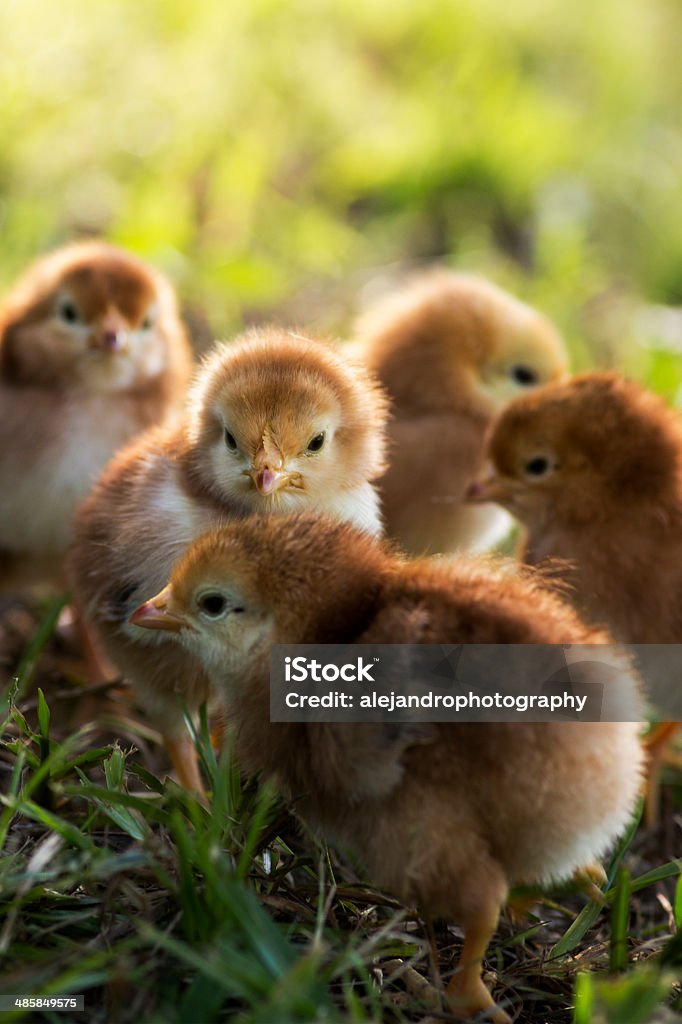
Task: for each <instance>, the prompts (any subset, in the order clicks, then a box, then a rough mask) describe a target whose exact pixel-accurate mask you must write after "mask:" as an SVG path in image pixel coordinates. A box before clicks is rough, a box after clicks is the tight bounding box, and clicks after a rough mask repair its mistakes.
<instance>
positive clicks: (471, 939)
mask: <svg viewBox="0 0 682 1024" xmlns="http://www.w3.org/2000/svg"><path fill="white" fill-rule="evenodd" d="M498 917H499V909H496V910H495V911H494V912H492V913H490V912H489V913H487V914H484V913H482V914H481V916H480V917H478V918H477V919H476V920H474V921H472V923H471V924H470V926H469V927H468V928H467V930H466V934H465V938H464V946H463V947H462V954H461V956H460V958H459V964H458V965H457V971H456V973H455V976H454V978H453V979H452V981H451V982H450V984H449V985H448V987H447V997H448V1002H449V1004H450V1010H451V1011H452V1013H453V1014H454V1016H455V1017H457V1018H459V1019H460V1020H467V1019H468V1018H469V1017H473V1016H474V1015H475V1014H478V1013H483V1012H485V1013H487V1015H488V1018H489V1019H490V1020H491V1021H494V1024H511V1017H510V1016H509V1015H508V1014H507V1013H505V1012H504V1010H501V1009H500V1008H499V1007H498V1006H496V1005H495V1000H494V999H493V997H492V996H491V994H490V992H489V991H488V989H487V988H486V986H485V984H484V982H483V979H482V977H481V965H482V962H483V957H484V956H485V951H486V949H487V948H488V945H489V944H490V940H491V939H492V937H493V935H494V933H495V929H496V928H497V919H498Z"/></svg>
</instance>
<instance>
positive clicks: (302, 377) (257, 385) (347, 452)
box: [189, 328, 386, 512]
mask: <svg viewBox="0 0 682 1024" xmlns="http://www.w3.org/2000/svg"><path fill="white" fill-rule="evenodd" d="M385 420H386V400H385V398H384V395H383V393H382V392H381V390H380V388H379V386H378V385H377V384H376V383H375V382H374V381H373V380H372V379H371V377H370V375H369V374H368V373H367V371H366V370H361V369H359V368H355V367H353V366H352V365H351V364H350V363H348V362H347V361H346V360H344V359H343V358H342V357H341V356H339V355H337V354H336V353H335V352H334V351H333V350H332V349H331V348H328V347H326V346H324V345H322V344H320V343H318V342H313V341H309V340H307V339H305V338H301V337H298V336H296V335H293V334H290V333H288V332H287V331H284V330H280V329H277V328H268V329H260V330H252V331H249V332H248V333H247V334H246V335H245V336H243V337H242V338H241V339H239V340H238V341H237V342H236V343H235V344H233V345H229V346H228V345H222V346H219V347H218V348H217V349H216V350H215V351H214V353H213V354H212V355H211V356H209V358H208V360H207V361H206V363H205V364H204V366H203V368H202V370H201V371H200V373H199V376H198V380H197V383H196V386H195V388H194V392H193V396H192V399H191V402H190V425H189V441H190V446H191V447H192V449H193V452H194V460H195V467H196V472H197V474H198V476H199V477H200V479H201V480H202V482H203V483H204V485H205V486H208V488H209V489H210V490H211V491H212V492H213V493H214V494H215V495H216V496H217V497H219V498H225V497H227V498H228V499H232V500H233V501H237V502H238V503H240V504H242V505H243V506H245V507H246V508H247V509H248V510H253V511H260V512H263V511H295V510H297V509H302V508H305V507H306V506H307V505H309V504H316V503H319V502H320V501H325V500H326V501H327V502H328V501H329V499H330V498H333V497H335V496H336V497H338V496H340V495H342V494H343V492H344V491H348V490H350V489H352V488H353V487H356V486H358V485H359V484H362V483H363V482H365V481H369V480H373V479H375V478H376V477H377V476H378V475H379V474H380V473H381V471H382V469H383V466H384V427H385Z"/></svg>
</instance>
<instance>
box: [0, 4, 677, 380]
mask: <svg viewBox="0 0 682 1024" xmlns="http://www.w3.org/2000/svg"><path fill="white" fill-rule="evenodd" d="M0 38H1V39H2V53H1V56H0V97H1V102H0V138H1V139H2V144H1V145H0V231H1V234H0V238H1V245H0V285H2V286H3V287H6V286H7V285H8V284H9V283H10V281H11V280H12V278H13V277H14V276H15V275H16V274H17V273H18V272H19V271H20V270H21V268H22V267H23V266H24V265H25V264H26V263H27V262H28V261H29V260H31V259H32V258H33V257H34V256H35V255H36V254H37V253H39V252H42V251H43V250H45V249H47V248H50V247H52V246H54V245H56V244H58V243H60V242H62V241H64V240H66V239H68V238H72V237H77V236H80V235H83V234H91V233H96V234H103V235H105V236H107V237H109V238H111V239H112V240H114V241H117V242H119V243H121V244H123V245H125V246H129V247H130V248H131V249H133V250H135V251H136V252H138V253H139V254H141V255H142V256H144V257H147V258H148V259H150V260H152V261H153V262H155V263H157V264H158V265H160V266H161V267H163V268H165V269H166V270H167V271H168V272H169V273H170V274H171V275H172V277H173V279H174V280H175V281H176V283H177V286H178V288H179V290H180V293H181V295H182V298H183V302H184V304H185V307H186V309H187V311H188V314H189V316H190V320H191V323H192V325H193V327H194V329H195V331H196V333H197V336H198V338H199V341H200V343H201V342H205V341H206V340H207V339H208V338H210V336H211V335H215V336H220V337H226V336H229V335H230V334H231V333H232V332H234V331H235V330H236V329H238V328H239V327H240V326H241V325H242V324H244V323H249V322H254V321H260V320H264V319H268V318H277V319H280V320H286V321H289V322H292V323H295V324H296V325H298V326H300V327H312V328H315V329H317V330H318V331H321V332H327V333H331V334H337V335H342V334H345V333H347V332H348V331H349V330H350V325H351V324H352V317H353V315H354V313H355V312H356V311H357V310H358V309H360V308H362V307H363V306H364V305H366V304H367V303H368V302H371V300H372V298H373V297H374V295H375V294H376V293H377V292H378V291H381V290H384V289H385V288H387V287H390V286H392V284H394V283H395V282H396V281H399V280H400V276H401V274H402V273H404V271H405V270H410V269H415V268H419V267H421V266H423V265H424V264H428V263H430V262H433V261H443V262H446V263H448V264H450V265H453V266H457V267H462V268H466V269H469V270H475V271H479V272H481V273H484V274H488V275H490V276H492V277H493V278H494V279H495V280H497V281H498V282H499V283H501V284H502V285H505V286H507V287H509V288H511V289H512V290H513V291H515V292H517V293H518V294H520V295H522V296H524V297H525V298H527V299H529V300H530V301H531V302H534V303H536V304H537V305H539V306H540V307H541V308H542V309H543V310H544V311H546V312H547V313H548V314H549V315H550V316H552V317H553V318H554V319H555V320H556V321H557V323H558V325H559V326H560V328H561V329H562V330H563V331H564V333H565V334H566V336H567V338H568V340H569V343H570V344H571V347H572V349H573V352H574V355H575V360H576V363H577V365H578V366H586V365H590V364H594V363H596V364H598V365H617V366H619V367H621V368H623V369H625V370H626V371H627V372H630V373H632V374H633V375H635V376H637V377H639V378H640V379H642V380H644V381H646V382H647V383H649V384H651V385H652V386H654V387H656V388H657V389H658V390H661V391H663V392H664V393H665V394H666V395H668V397H670V398H671V399H672V400H679V399H680V397H681V396H680V388H681V386H682V360H681V359H680V354H681V353H682V313H680V312H679V311H678V310H677V308H676V307H677V305H678V304H682V190H681V188H680V170H681V168H682V121H681V112H682V102H681V100H682V61H680V59H679V40H680V39H681V38H682V7H681V6H680V4H679V3H678V2H677V0H575V2H573V3H570V4H569V3H566V2H565V0H513V2H507V3H504V2H500V0H419V2H418V3H417V2H415V0H336V2H333V0H287V2H286V3H282V2H277V0H243V2H241V3H234V2H226V0H192V2H191V3H188V2H186V0H144V3H140V2H139V0H92V2H90V3H88V4H85V3H83V2H82V0H59V2H58V3H55V2H54V0H3V3H2V5H1V6H0Z"/></svg>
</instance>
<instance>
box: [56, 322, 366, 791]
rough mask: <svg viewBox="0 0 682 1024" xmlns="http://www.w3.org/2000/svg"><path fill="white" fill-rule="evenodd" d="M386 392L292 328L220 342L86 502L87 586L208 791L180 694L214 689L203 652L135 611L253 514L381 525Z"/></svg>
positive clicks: (76, 549) (100, 626) (79, 571)
mask: <svg viewBox="0 0 682 1024" xmlns="http://www.w3.org/2000/svg"><path fill="white" fill-rule="evenodd" d="M385 418H386V401H385V398H384V396H383V393H382V392H381V390H380V389H379V388H378V386H377V385H376V383H375V382H374V381H373V380H372V379H371V377H370V376H369V374H368V373H367V371H366V370H364V369H362V368H359V367H354V366H353V365H352V364H351V363H349V362H348V361H347V360H346V359H344V358H343V357H342V356H340V355H339V354H337V353H336V352H335V351H334V350H333V349H332V348H331V347H330V346H327V345H324V344H322V343H320V342H315V341H310V340H306V339H305V338H301V337H298V336H296V335H292V334H290V333H289V332H287V331H285V330H282V329H279V328H274V327H273V328H263V329H259V330H253V331H251V332H248V333H247V335H246V336H244V337H242V338H241V339H239V340H238V341H237V342H235V343H234V344H233V345H218V346H216V348H215V350H214V352H213V353H212V354H211V355H210V356H209V357H208V359H207V360H206V361H205V363H204V365H203V366H202V367H201V369H200V371H199V373H198V375H197V380H196V385H195V387H194V390H193V392H192V394H191V398H190V402H189V408H188V413H187V416H186V417H185V419H184V421H183V422H182V423H181V425H180V426H179V427H178V428H177V429H167V430H154V431H151V432H150V433H148V434H147V435H145V436H144V437H142V438H140V439H139V440H138V441H136V442H135V443H133V444H132V445H131V446H129V447H128V448H127V449H125V450H124V451H123V452H121V453H119V455H118V456H117V457H116V458H115V459H114V460H113V461H112V463H111V464H110V465H109V466H108V468H107V469H106V471H105V472H104V474H103V475H102V477H101V479H100V480H99V482H98V483H97V485H96V487H95V488H94V490H93V492H92V493H91V494H90V496H89V497H88V498H87V499H86V501H85V502H84V503H83V504H82V506H81V507H80V509H79V511H78V514H77V517H76V526H75V543H74V546H73V557H72V562H73V577H74V584H75V588H76V592H77V594H78V596H79V598H80V600H81V601H82V603H83V606H84V607H85V609H86V612H87V614H88V615H89V617H90V619H91V621H92V622H93V624H94V626H95V629H96V632H97V634H98V635H99V637H100V639H101V641H102V643H103V645H104V648H105V652H106V654H107V655H108V657H109V658H110V659H111V661H112V662H113V663H114V664H115V665H116V666H117V667H118V668H119V669H120V670H121V671H122V672H123V674H124V675H125V676H126V677H127V678H128V679H129V680H130V682H131V683H132V684H133V687H134V689H135V692H136V694H137V696H138V698H139V700H140V702H141V703H142V705H143V706H144V708H145V709H146V711H147V712H148V714H149V717H150V719H151V720H152V721H153V722H154V723H155V724H156V725H157V727H158V728H159V730H160V731H161V733H162V735H163V737H164V740H165V743H166V746H167V748H168V751H169V753H170V755H171V758H172V760H173V763H174V766H175V768H176V771H177V773H178V776H179V778H180V780H181V781H182V782H183V783H184V784H185V785H187V786H189V787H192V788H194V789H197V790H201V780H200V777H199V773H198V768H197V762H196V754H195V751H194V748H193V746H192V744H191V742H190V741H189V737H188V736H187V734H186V732H185V730H184V724H183V717H182V713H181V710H180V700H182V701H184V703H185V704H186V706H187V708H188V710H189V711H190V712H192V713H194V712H196V710H197V708H198V707H199V705H200V704H201V703H202V702H203V701H204V700H206V699H207V698H208V697H209V694H210V689H209V686H208V682H207V679H206V676H205V674H204V672H203V670H202V668H201V666H200V664H199V663H198V661H197V660H196V659H195V658H192V657H191V655H190V654H188V653H187V652H184V651H182V650H180V649H178V648H177V647H176V645H175V644H172V643H169V642H168V641H167V639H166V638H165V637H163V636H160V635H159V634H157V635H156V636H150V634H148V633H145V632H144V631H143V630H140V629H137V628H136V627H134V626H129V625H128V623H127V620H128V616H129V615H130V613H131V612H132V610H133V609H134V608H135V607H136V606H137V605H138V604H140V602H141V601H143V600H145V599H147V598H149V597H152V596H153V595H154V594H155V593H156V592H157V591H158V590H159V588H160V587H161V586H162V585H163V584H164V583H165V582H166V580H167V579H168V576H169V573H170V570H171V567H172V565H173V563H174V562H175V561H176V559H177V558H178V557H179V555H180V554H181V553H182V552H183V551H184V549H185V547H186V546H187V544H188V543H189V542H190V541H192V540H193V539H195V538H196V537H198V536H199V535H200V534H201V533H203V532H204V531H206V530H208V529H209V528H211V527H215V526H217V525H219V524H220V523H222V522H225V521H228V520H230V519H232V518H242V517H244V516H245V515H246V514H248V513H249V512H256V513H259V514H262V515H263V516H266V515H270V514H273V513H286V512H292V511H296V510H301V509H311V508H313V509H319V510H321V511H325V512H326V513H327V514H329V515H332V516H335V517H337V518H338V519H341V520H349V521H351V522H353V523H355V524H356V525H357V526H359V527H361V528H362V529H365V530H367V531H369V532H371V533H378V532H380V530H381V522H380V518H379V501H378V497H377V495H376V493H375V491H374V488H373V486H372V483H371V481H372V480H373V479H375V478H376V477H377V476H378V475H379V474H380V473H381V471H382V469H383V466H384V425H385Z"/></svg>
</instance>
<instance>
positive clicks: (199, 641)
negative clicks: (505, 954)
mask: <svg viewBox="0 0 682 1024" xmlns="http://www.w3.org/2000/svg"><path fill="white" fill-rule="evenodd" d="M133 621H134V622H136V623H137V624H138V625H139V626H145V627H147V628H149V629H150V632H151V633H152V634H153V635H158V632H159V631H163V630H168V631H169V635H174V636H176V637H177V638H178V640H179V641H180V644H181V645H182V647H183V648H184V649H185V650H187V651H190V652H192V653H193V654H194V655H196V656H197V657H199V658H200V659H201V660H202V662H203V664H204V666H205V667H206V669H207V671H208V672H209V673H210V675H211V678H212V679H213V681H214V683H215V685H216V687H217V689H218V690H219V691H220V693H221V695H222V698H223V701H224V704H225V709H226V713H227V715H228V720H229V722H230V723H231V725H232V727H233V729H234V734H235V737H236V743H237V750H238V754H239V756H240V759H241V763H242V766H243V768H245V769H246V770H247V771H250V772H254V771H255V772H262V773H264V774H265V775H266V776H273V777H275V778H276V779H278V780H279V782H280V785H281V786H282V787H283V788H284V790H285V791H286V792H287V793H288V794H289V796H291V797H292V798H295V800H296V807H297V808H298V809H299V810H300V812H301V814H302V815H303V816H304V817H305V818H306V820H307V821H308V822H309V823H311V824H312V825H313V826H315V827H317V828H319V829H320V830H321V831H322V832H323V833H324V834H325V835H327V836H330V837H332V838H335V839H337V840H339V841H341V842H342V843H344V844H346V845H348V846H350V847H351V848H352V849H354V850H355V851H356V853H357V854H358V855H359V856H360V857H361V858H362V859H363V860H364V862H365V865H366V867H367V869H368V872H369V874H370V877H371V878H372V880H373V881H374V882H377V883H379V884H381V885H384V886H386V887H388V888H389V889H391V890H393V891H394V892H395V893H396V894H397V895H399V896H400V898H401V899H402V900H404V901H406V902H407V903H409V904H415V903H417V904H419V905H421V907H422V909H423V910H424V912H425V913H426V914H427V915H428V916H429V917H432V918H433V917H444V918H449V919H454V920H457V922H458V923H459V924H461V925H462V926H463V927H464V928H465V930H466V941H465V946H464V950H463V952H462V959H461V967H460V970H459V972H458V973H457V974H456V975H455V978H454V979H453V981H452V983H451V985H450V987H449V990H448V991H449V995H450V997H451V1001H452V1005H453V1009H454V1010H455V1012H459V1013H462V1014H463V1015H465V1016H466V1015H468V1014H470V1013H475V1012H478V1011H480V1010H483V1009H490V1008H491V1007H492V1005H493V1003H492V999H491V997H490V994H489V992H488V991H487V989H486V988H485V986H484V985H483V983H482V981H481V978H480V973H481V964H480V960H481V958H482V957H483V955H484V953H485V949H486V947H487V944H488V942H489V940H490V938H491V936H492V934H493V932H494V930H495V928H496V923H497V918H498V913H499V909H500V906H501V905H502V904H503V903H504V901H505V898H506V895H507V891H508V887H509V885H510V884H512V883H533V882H538V881H549V880H552V879H558V878H565V877H568V876H570V875H571V874H572V873H573V872H574V871H575V870H576V869H579V868H580V867H581V866H583V865H584V864H585V863H586V862H587V861H588V860H590V859H592V858H593V857H595V856H598V855H600V854H602V853H603V852H604V851H605V849H606V848H607V846H608V845H609V843H610V842H611V841H612V840H613V839H614V838H615V836H616V835H617V834H618V833H619V831H620V830H621V829H622V828H623V827H624V825H625V824H626V822H627V820H628V818H629V815H630V814H631V811H632V808H633V803H634V801H635V799H636V795H637V791H638V787H639V782H640V770H641V761H642V756H641V751H640V746H639V743H638V739H637V724H636V723H593V724H580V725H578V724H575V723H561V722H552V723H544V724H530V723H523V724H516V723H514V724H502V723H489V724H485V725H476V724H461V725H459V724H454V723H440V724H434V725H432V726H430V727H429V732H428V735H424V733H423V730H420V729H416V730H415V726H411V725H405V726H403V727H397V726H395V725H391V726H390V727H388V726H382V725H374V724H363V725H359V724H358V725H350V724H346V725H333V724H321V723H315V724H302V723H285V724H273V723H271V722H270V715H269V666H268V651H269V647H270V644H271V643H273V642H281V643H291V642H297V643H305V642H318V643H319V642H325V643H393V642H396V640H397V639H399V640H400V641H401V642H422V643H439V644H440V643H447V644H453V643H459V642H469V643H524V642H527V643H549V644H556V643H590V642H600V641H603V640H604V639H605V636H604V634H603V633H602V632H599V631H596V630H594V629H590V628H588V627H585V626H584V625H583V624H582V623H581V622H580V621H579V619H578V618H577V616H576V615H575V613H574V612H573V610H572V609H570V607H568V606H566V605H565V604H563V603H562V602H561V601H560V599H559V598H558V597H556V596H555V595H553V594H552V593H549V592H548V591H547V590H546V589H545V588H543V587H540V586H538V585H537V584H535V583H534V582H532V581H530V580H528V579H523V578H506V577H504V576H502V575H499V574H498V575H494V574H493V573H492V572H490V571H489V570H486V569H485V568H480V567H477V566H475V565H474V564H473V563H472V564H467V563H465V562H462V563H447V562H433V561H419V562H413V563H405V562H403V561H401V560H400V559H398V558H397V557H396V556H395V555H393V554H391V553H390V551H388V550H387V549H386V548H385V547H383V546H382V545H381V544H379V543H378V542H376V541H374V540H372V538H370V537H368V536H367V535H366V534H362V533H360V532H358V531H357V530H354V529H353V528H351V527H350V526H347V525H339V524H335V523H332V522H328V521H327V522H325V521H324V520H322V519H320V518H318V517H314V516H311V515H306V516H296V517H286V518H281V519H272V518H271V519H269V520H267V521H264V522H258V521H257V520H255V519H253V518H251V519H248V520H245V521H244V522H243V523H239V524H231V525H229V526H227V527H225V528H224V529H222V530H220V531H216V532H212V533H210V534H208V535H207V536H206V537H203V538H201V539H200V540H199V541H198V542H197V543H196V544H194V545H193V546H192V547H191V548H190V549H189V550H188V551H187V552H186V553H185V555H184V556H183V557H182V559H181V560H180V562H179V563H178V565H177V566H176V567H175V569H174V571H173V574H172V577H171V581H170V584H169V585H168V586H167V587H166V588H165V589H164V590H163V591H162V592H161V593H160V594H159V595H157V597H156V598H155V599H153V600H152V601H151V602H148V603H146V604H145V605H144V606H143V607H141V608H140V609H138V611H137V612H136V613H135V614H134V615H133ZM619 667H620V669H621V677H622V678H623V679H624V680H625V681H626V685H629V687H630V690H631V695H632V699H633V701H634V704H635V707H639V698H638V696H637V683H636V681H635V679H634V678H633V674H632V672H631V670H630V667H629V665H628V664H627V663H626V662H624V661H621V662H620V663H619ZM494 1019H495V1020H498V1021H502V1020H508V1018H507V1016H506V1014H503V1013H502V1012H499V1011H498V1012H497V1013H496V1015H495V1016H494Z"/></svg>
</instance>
